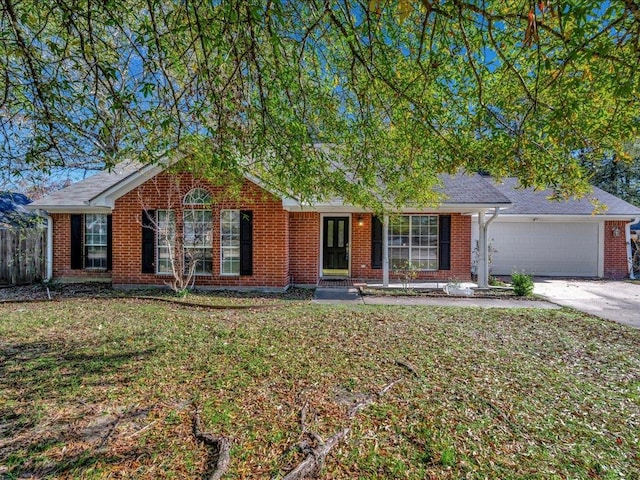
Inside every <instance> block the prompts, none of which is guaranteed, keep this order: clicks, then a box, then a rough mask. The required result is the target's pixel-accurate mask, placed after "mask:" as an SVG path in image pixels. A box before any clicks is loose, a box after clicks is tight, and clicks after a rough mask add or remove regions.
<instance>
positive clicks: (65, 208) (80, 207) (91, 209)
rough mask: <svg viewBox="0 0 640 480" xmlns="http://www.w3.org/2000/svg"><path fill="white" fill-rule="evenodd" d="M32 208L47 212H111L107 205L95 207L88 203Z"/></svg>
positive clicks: (106, 213) (107, 213)
mask: <svg viewBox="0 0 640 480" xmlns="http://www.w3.org/2000/svg"><path fill="white" fill-rule="evenodd" d="M34 210H41V211H46V212H47V213H48V214H52V213H74V214H75V213H78V214H85V213H103V214H105V215H109V214H110V213H111V212H112V209H111V208H109V207H95V206H88V205H73V206H55V207H46V206H42V207H39V208H34Z"/></svg>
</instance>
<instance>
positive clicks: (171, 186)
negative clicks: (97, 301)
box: [112, 172, 289, 287]
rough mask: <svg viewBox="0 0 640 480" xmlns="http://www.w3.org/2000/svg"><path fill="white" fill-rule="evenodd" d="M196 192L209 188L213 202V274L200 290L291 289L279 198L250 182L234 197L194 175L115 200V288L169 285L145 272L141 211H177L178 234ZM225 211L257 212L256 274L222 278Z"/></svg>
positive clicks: (159, 180) (162, 179) (157, 182)
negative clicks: (186, 200) (187, 200)
mask: <svg viewBox="0 0 640 480" xmlns="http://www.w3.org/2000/svg"><path fill="white" fill-rule="evenodd" d="M197 187H200V188H204V189H206V190H207V191H208V192H209V193H211V195H212V197H213V206H212V211H213V273H212V274H211V275H198V276H197V277H196V278H195V284H196V286H230V287H286V286H287V285H288V284H289V258H288V250H289V218H288V212H286V211H284V210H283V209H282V201H281V200H280V199H279V198H276V197H274V196H273V195H271V194H269V193H267V192H266V191H265V190H263V189H261V188H260V187H258V186H257V185H255V184H254V183H252V182H250V181H248V180H245V181H244V182H243V184H242V186H241V188H240V190H239V191H235V192H234V191H229V190H226V189H225V188H224V187H221V186H216V185H213V184H211V183H209V182H206V181H202V180H195V179H194V178H193V177H192V176H191V175H190V174H181V175H175V174H174V175H170V174H167V173H164V172H163V173H161V174H159V175H157V176H156V177H155V178H154V179H152V180H150V181H148V182H146V183H145V184H143V185H141V186H140V187H138V188H136V189H134V190H132V191H131V192H129V193H127V194H126V195H124V196H122V197H121V198H119V199H118V200H117V201H116V205H115V208H114V211H113V274H112V278H113V283H114V285H120V284H122V285H125V284H149V285H162V284H164V282H166V281H167V276H166V275H155V274H144V273H142V263H141V249H142V247H141V245H142V227H141V224H140V222H141V216H142V210H143V208H146V209H147V210H158V209H167V208H171V209H173V210H175V211H176V222H177V230H178V234H180V232H181V225H180V224H181V221H182V211H181V205H182V198H183V197H184V195H185V194H186V193H187V192H188V191H189V190H191V189H192V188H197ZM225 209H239V210H251V211H252V212H253V275H250V276H244V275H243V276H227V275H220V211H221V210H225Z"/></svg>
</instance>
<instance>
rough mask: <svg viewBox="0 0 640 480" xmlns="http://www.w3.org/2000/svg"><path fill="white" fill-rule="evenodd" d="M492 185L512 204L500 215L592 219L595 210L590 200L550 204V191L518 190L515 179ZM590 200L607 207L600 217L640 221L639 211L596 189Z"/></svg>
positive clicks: (639, 209) (506, 179)
mask: <svg viewBox="0 0 640 480" xmlns="http://www.w3.org/2000/svg"><path fill="white" fill-rule="evenodd" d="M493 184H494V186H495V187H496V188H497V189H498V190H499V191H500V192H501V193H502V194H503V195H505V196H506V197H507V198H509V200H511V203H512V205H511V207H509V208H508V209H506V210H504V211H503V212H501V215H593V213H594V208H595V207H594V205H593V204H592V203H591V202H590V201H589V199H588V198H587V197H585V198H581V199H579V200H573V199H571V200H566V201H556V200H549V197H550V196H551V195H552V191H551V190H534V189H533V188H519V187H518V185H519V184H518V179H516V178H505V179H503V180H502V181H501V182H494V183H493ZM590 197H591V198H593V199H595V200H596V201H597V202H599V203H601V204H603V205H606V206H607V210H606V211H605V212H602V213H599V212H598V213H599V214H601V215H605V216H606V215H611V216H616V215H621V216H632V217H633V216H636V217H640V208H638V207H636V206H634V205H631V204H630V203H628V202H625V201H624V200H622V199H620V198H618V197H616V196H614V195H611V194H610V193H607V192H605V191H604V190H601V189H599V188H597V187H593V193H592V194H591V195H590Z"/></svg>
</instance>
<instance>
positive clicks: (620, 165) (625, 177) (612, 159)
mask: <svg viewBox="0 0 640 480" xmlns="http://www.w3.org/2000/svg"><path fill="white" fill-rule="evenodd" d="M626 151H627V154H628V156H629V157H631V160H626V159H621V158H619V157H618V156H616V155H606V156H604V157H602V158H600V159H587V158H585V159H583V166H584V167H585V170H586V171H587V172H588V173H589V174H590V177H589V178H590V181H591V183H592V184H593V185H595V186H597V187H600V188H602V189H603V190H605V191H607V192H609V193H612V194H614V195H616V196H618V197H620V198H622V199H623V200H626V201H627V202H630V203H632V204H634V205H637V206H640V142H639V141H636V142H635V143H630V144H629V146H628V148H627V150H626Z"/></svg>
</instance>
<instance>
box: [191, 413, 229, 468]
mask: <svg viewBox="0 0 640 480" xmlns="http://www.w3.org/2000/svg"><path fill="white" fill-rule="evenodd" d="M193 436H194V437H196V440H198V441H199V442H202V443H204V444H205V445H206V446H207V447H208V448H209V451H210V454H209V459H208V462H207V466H208V471H207V474H206V475H205V477H204V478H206V479H207V480H220V479H221V478H222V476H223V475H224V474H225V472H226V471H227V470H228V469H229V463H230V462H231V456H230V454H229V451H230V450H231V441H230V440H229V439H228V438H227V437H223V436H216V435H212V434H210V433H206V432H203V431H202V429H201V426H200V410H199V409H198V408H197V407H196V408H195V410H194V412H193Z"/></svg>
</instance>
